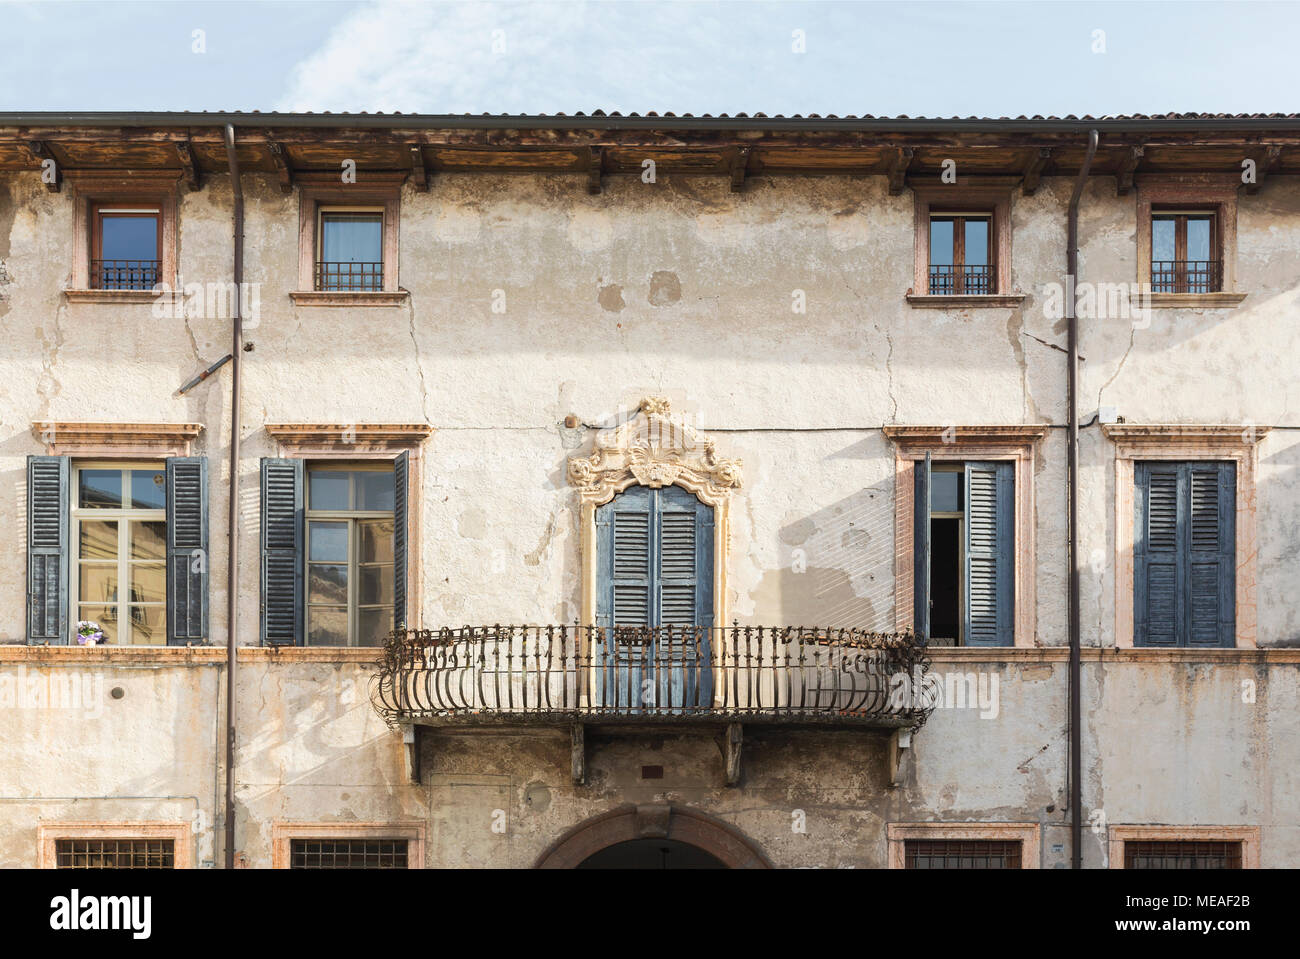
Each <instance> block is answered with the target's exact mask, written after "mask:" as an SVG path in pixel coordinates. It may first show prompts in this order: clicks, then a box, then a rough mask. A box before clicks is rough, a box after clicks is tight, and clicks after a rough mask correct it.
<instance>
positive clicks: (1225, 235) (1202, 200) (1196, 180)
mask: <svg viewBox="0 0 1300 959" xmlns="http://www.w3.org/2000/svg"><path fill="white" fill-rule="evenodd" d="M1134 184H1135V186H1136V190H1135V194H1136V204H1137V208H1136V216H1137V247H1138V249H1137V283H1138V288H1139V290H1141V291H1142V297H1141V302H1142V304H1143V305H1145V306H1151V307H1154V308H1157V309H1189V308H1205V309H1225V308H1229V307H1233V306H1236V305H1237V304H1238V303H1240V302H1241V301H1242V300H1244V299H1245V298H1246V294H1245V293H1238V292H1236V289H1237V189H1238V187H1240V186H1241V180H1240V178H1239V177H1238V176H1237V175H1236V174H1231V173H1230V174H1217V173H1196V174H1193V173H1188V174H1156V173H1151V174H1138V176H1137V177H1135V179H1134ZM1169 210H1184V211H1189V212H1190V211H1193V210H1195V211H1200V212H1204V213H1210V214H1213V215H1214V222H1215V229H1214V230H1213V231H1212V236H1213V238H1214V243H1215V244H1216V245H1215V252H1217V254H1218V259H1219V261H1220V262H1221V263H1222V267H1221V276H1220V280H1219V289H1218V290H1217V291H1215V292H1212V293H1150V294H1148V293H1147V292H1146V291H1148V290H1150V289H1151V254H1152V250H1153V236H1152V230H1153V229H1154V224H1153V214H1154V215H1156V216H1158V215H1160V214H1161V213H1162V212H1163V211H1169Z"/></svg>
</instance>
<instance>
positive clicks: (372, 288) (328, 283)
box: [316, 260, 384, 293]
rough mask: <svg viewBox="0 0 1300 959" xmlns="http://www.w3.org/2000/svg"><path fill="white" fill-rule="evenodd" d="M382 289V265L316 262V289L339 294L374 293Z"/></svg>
mask: <svg viewBox="0 0 1300 959" xmlns="http://www.w3.org/2000/svg"><path fill="white" fill-rule="evenodd" d="M383 288H384V264H383V263H382V262H380V263H351V262H348V263H342V262H337V263H336V262H331V261H329V260H317V261H316V289H318V290H325V291H330V292H341V293H374V292H377V291H379V290H382V289H383Z"/></svg>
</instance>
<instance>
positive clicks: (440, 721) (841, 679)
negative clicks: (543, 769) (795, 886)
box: [372, 626, 933, 782]
mask: <svg viewBox="0 0 1300 959" xmlns="http://www.w3.org/2000/svg"><path fill="white" fill-rule="evenodd" d="M928 666H929V659H928V658H927V656H926V647H925V645H924V644H923V643H922V642H920V641H919V640H918V639H917V638H916V637H914V636H912V635H911V634H910V633H875V632H870V631H866V630H858V629H827V628H823V627H807V626H730V627H723V628H703V627H695V626H663V627H617V628H606V627H581V626H465V627H461V628H459V629H449V628H448V629H437V630H427V629H426V630H398V631H395V632H393V633H392V634H390V636H389V640H388V642H387V644H386V646H385V648H384V651H383V660H382V664H381V666H380V671H379V674H378V676H377V682H376V683H375V684H374V685H373V687H372V701H373V703H374V706H375V709H376V710H377V711H378V712H379V714H380V715H381V716H383V717H384V719H385V720H387V721H388V723H389V724H390V725H394V726H397V725H401V726H405V727H407V729H408V739H407V742H408V745H409V744H413V743H414V742H415V736H414V727H417V726H423V727H430V726H433V727H460V728H465V727H510V726H514V727H527V726H553V727H561V728H564V727H569V728H571V729H572V731H573V736H574V749H575V759H574V778H575V780H578V781H581V778H580V771H581V767H582V761H581V758H580V751H581V748H582V745H581V744H582V736H583V732H582V730H583V728H584V727H585V726H588V725H594V726H601V727H607V726H626V725H641V726H647V725H653V726H669V727H677V728H679V729H683V730H685V729H689V728H691V727H711V726H719V725H721V726H725V727H728V736H727V742H728V749H729V750H731V749H733V748H734V750H735V756H736V763H737V765H736V768H735V770H734V771H733V770H732V758H731V753H730V752H729V754H728V770H729V772H728V782H732V781H733V780H734V779H735V778H736V777H738V775H739V767H738V755H739V743H740V729H741V726H742V725H748V724H765V725H772V724H781V725H785V726H788V727H841V728H844V727H875V728H883V729H888V730H895V731H902V732H903V733H904V737H903V743H902V744H903V745H904V746H905V745H906V742H907V738H908V734H910V731H911V730H913V729H916V728H918V727H919V726H920V725H921V724H922V723H924V721H925V719H926V718H927V716H928V715H929V712H930V710H931V709H932V708H933V706H932V704H930V703H928V702H926V701H925V699H924V697H922V696H919V695H912V692H911V691H912V690H918V691H919V690H921V689H922V688H923V679H924V674H925V671H926V669H927V668H928ZM895 742H897V737H895ZM411 759H412V763H413V768H415V769H416V773H415V775H417V776H418V761H417V759H416V756H415V750H412V754H411ZM733 772H734V775H733Z"/></svg>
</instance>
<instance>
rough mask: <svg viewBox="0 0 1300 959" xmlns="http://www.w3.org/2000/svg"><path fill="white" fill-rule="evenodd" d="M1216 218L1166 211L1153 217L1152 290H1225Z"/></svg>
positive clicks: (1169, 291) (1200, 214)
mask: <svg viewBox="0 0 1300 959" xmlns="http://www.w3.org/2000/svg"><path fill="white" fill-rule="evenodd" d="M1217 247H1218V243H1217V236H1216V226H1215V216H1214V214H1213V213H1205V212H1196V211H1190V212H1181V211H1164V212H1159V213H1152V215H1151V291H1152V292H1153V293H1215V292H1218V291H1219V290H1221V289H1222V288H1223V285H1222V284H1223V264H1222V261H1221V260H1220V258H1219V255H1218V250H1217Z"/></svg>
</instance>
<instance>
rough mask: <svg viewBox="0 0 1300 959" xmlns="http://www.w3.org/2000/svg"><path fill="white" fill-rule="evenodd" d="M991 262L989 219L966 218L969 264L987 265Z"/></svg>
mask: <svg viewBox="0 0 1300 959" xmlns="http://www.w3.org/2000/svg"><path fill="white" fill-rule="evenodd" d="M988 262H989V221H988V220H972V219H967V220H966V257H965V263H966V265H967V266H987V265H988Z"/></svg>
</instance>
